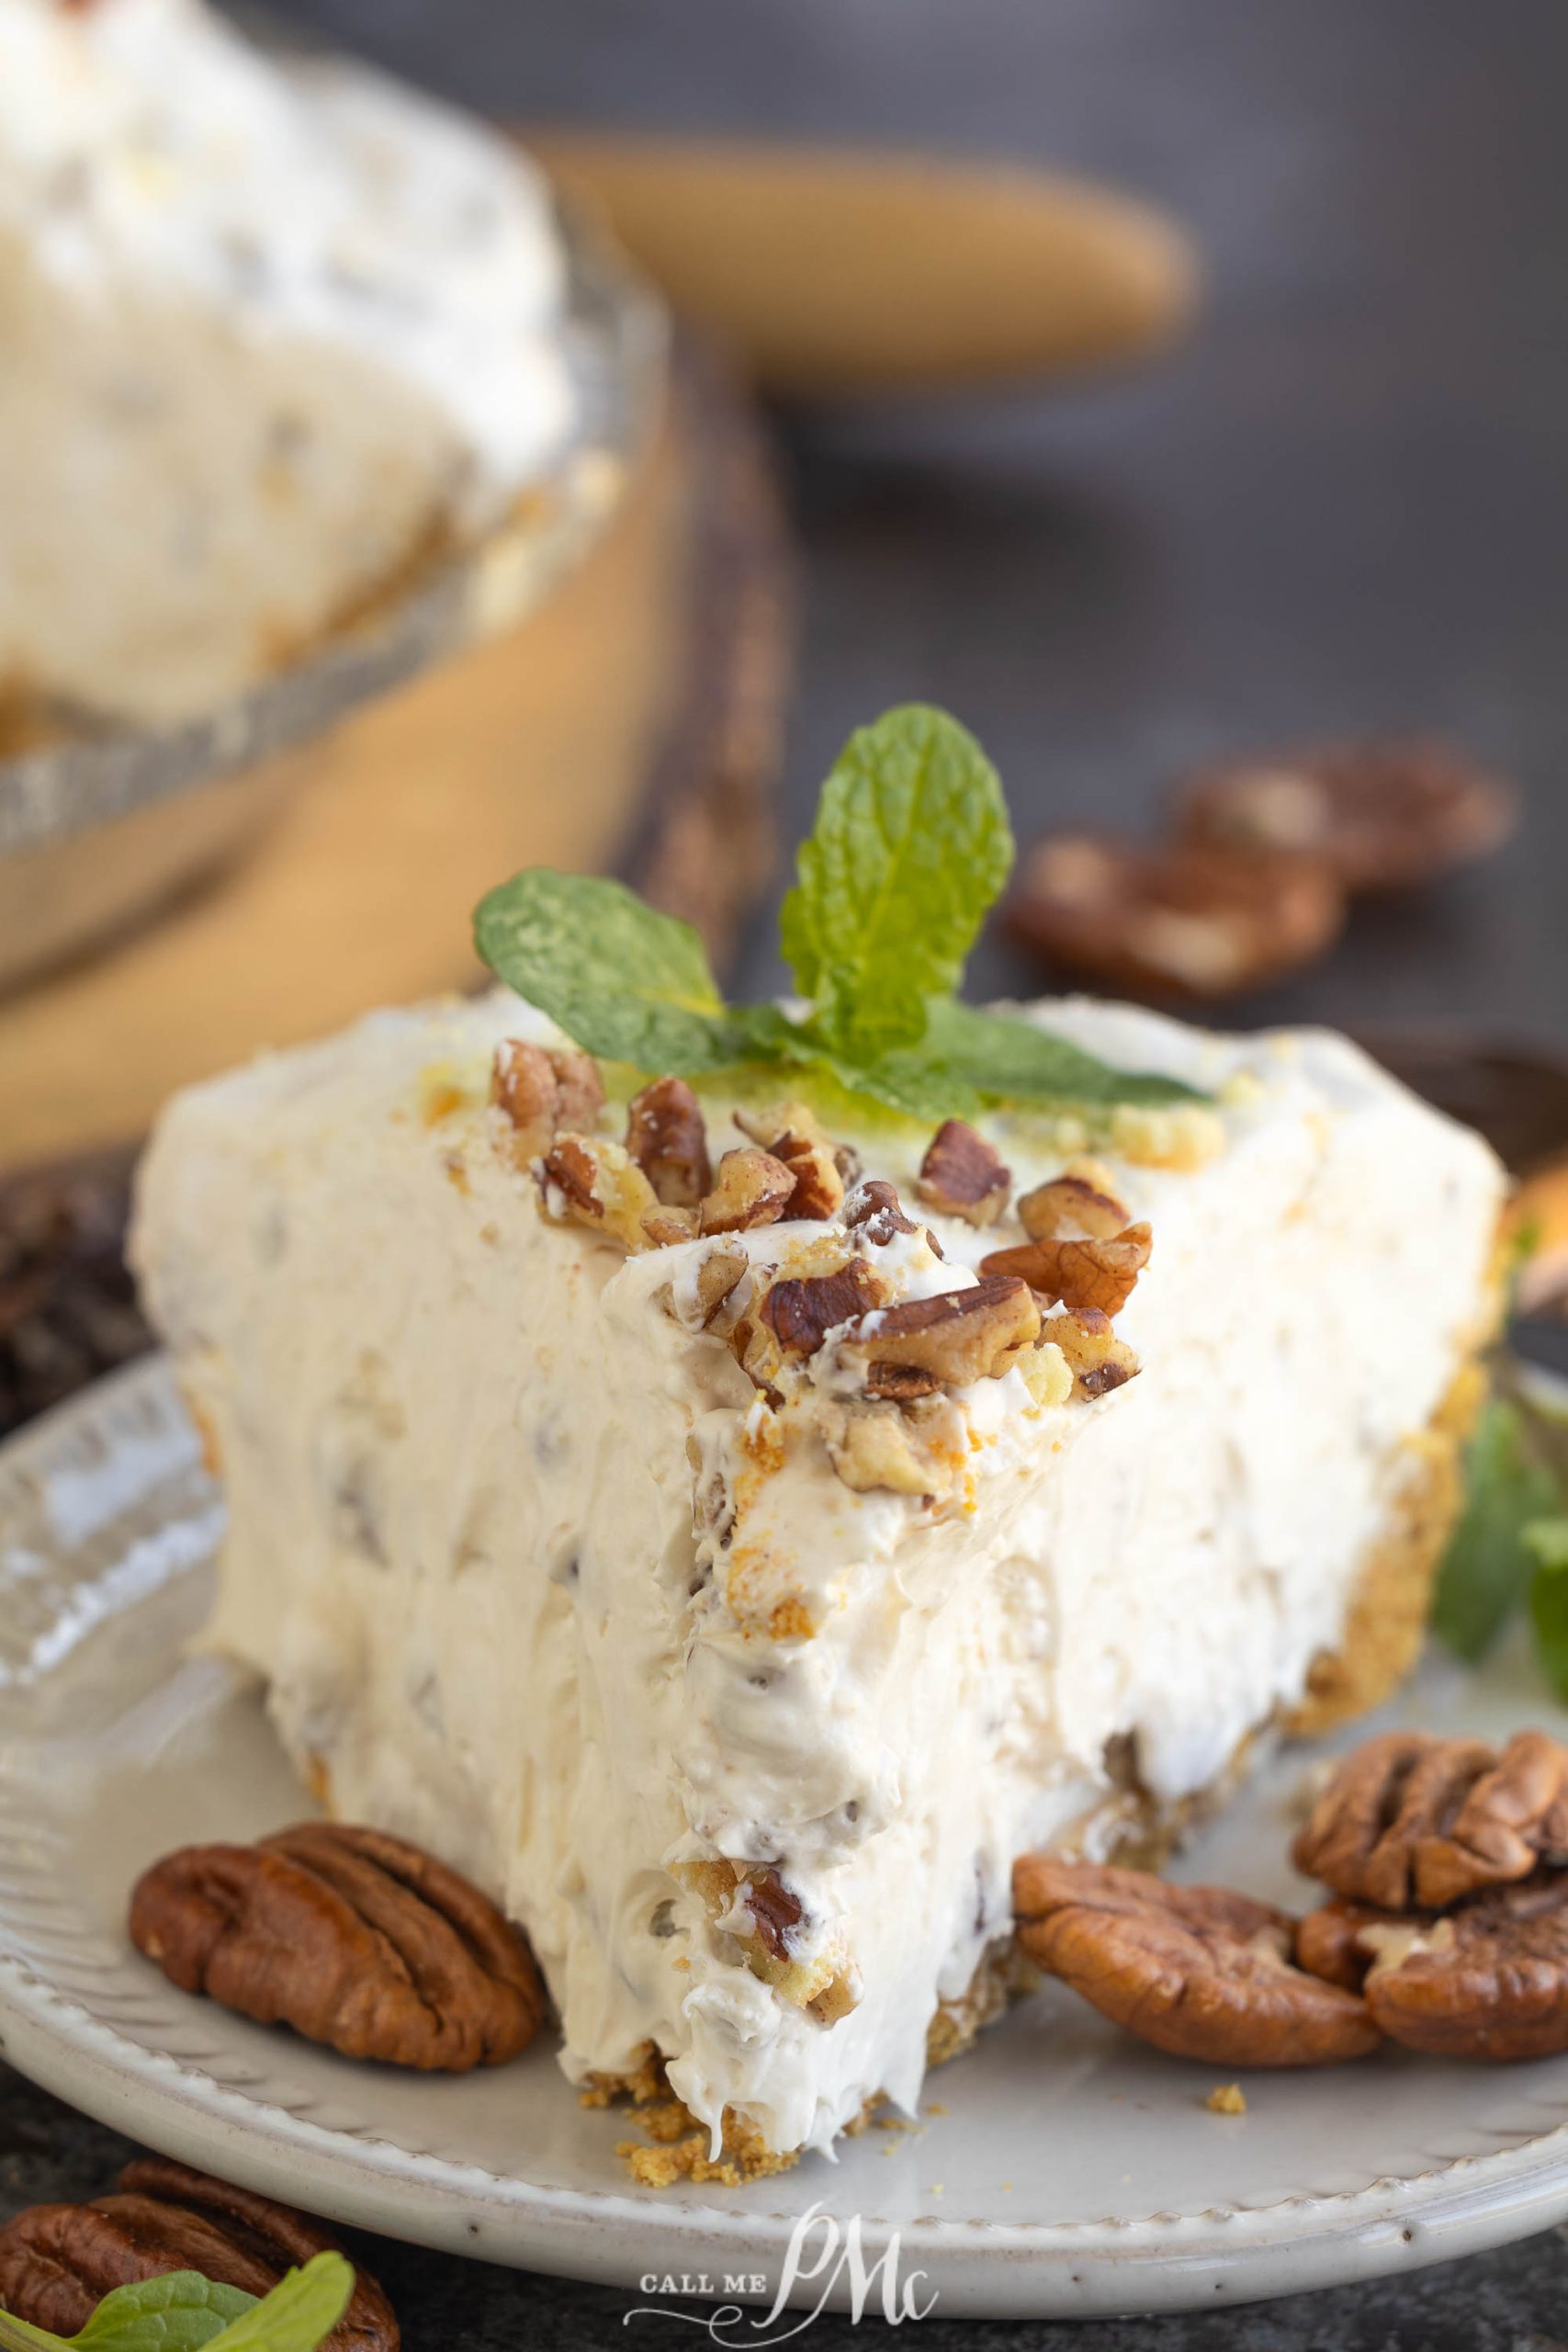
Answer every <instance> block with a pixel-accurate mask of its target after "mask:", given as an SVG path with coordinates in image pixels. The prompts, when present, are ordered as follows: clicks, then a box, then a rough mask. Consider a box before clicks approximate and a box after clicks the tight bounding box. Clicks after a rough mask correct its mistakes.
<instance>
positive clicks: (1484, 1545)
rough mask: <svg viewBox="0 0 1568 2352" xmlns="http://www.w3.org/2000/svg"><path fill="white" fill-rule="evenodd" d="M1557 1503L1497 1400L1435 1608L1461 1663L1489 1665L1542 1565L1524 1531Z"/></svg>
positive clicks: (1474, 1459) (1479, 1445)
mask: <svg viewBox="0 0 1568 2352" xmlns="http://www.w3.org/2000/svg"><path fill="white" fill-rule="evenodd" d="M1558 1499H1559V1498H1558V1491H1557V1484H1556V1481H1555V1479H1554V1478H1553V1477H1552V1476H1551V1472H1550V1471H1549V1470H1547V1469H1546V1468H1544V1467H1543V1465H1542V1464H1540V1462H1539V1461H1538V1460H1537V1459H1536V1457H1535V1456H1534V1454H1533V1453H1531V1452H1530V1451H1529V1446H1528V1444H1527V1442H1526V1437H1525V1427H1524V1420H1523V1417H1522V1415H1521V1414H1520V1412H1519V1408H1518V1407H1517V1405H1515V1404H1513V1403H1511V1402H1509V1401H1508V1400H1506V1399H1505V1398H1501V1397H1495V1398H1494V1399H1493V1400H1492V1401H1491V1402H1490V1403H1489V1404H1488V1405H1487V1406H1486V1407H1485V1408H1484V1410H1483V1413H1482V1416H1481V1419H1480V1420H1479V1422H1478V1423H1477V1425H1476V1430H1475V1435H1474V1437H1473V1438H1472V1440H1471V1444H1470V1452H1469V1456H1468V1463H1467V1476H1466V1493H1465V1504H1464V1509H1463V1510H1462V1512H1461V1515H1460V1521H1459V1524H1458V1526H1457V1527H1456V1528H1455V1530H1454V1532H1453V1536H1452V1539H1451V1541H1450V1544H1449V1548H1448V1551H1447V1553H1446V1554H1445V1555H1444V1558H1443V1562H1442V1566H1440V1568H1439V1569H1438V1589H1437V1593H1436V1596H1435V1598H1434V1600H1433V1605H1432V1623H1433V1626H1434V1629H1435V1630H1436V1632H1437V1633H1438V1635H1439V1636H1440V1637H1441V1639H1442V1640H1443V1641H1444V1642H1446V1643H1447V1644H1448V1646H1449V1647H1450V1649H1451V1650H1454V1651H1457V1653H1458V1655H1459V1656H1460V1657H1463V1658H1469V1659H1472V1660H1473V1659H1476V1658H1479V1657H1483V1656H1484V1654H1485V1652H1486V1651H1487V1650H1488V1649H1490V1647H1491V1646H1492V1644H1493V1642H1494V1641H1495V1639H1496V1636H1497V1634H1499V1633H1500V1632H1501V1630H1502V1627H1503V1624H1504V1622H1505V1620H1506V1618H1507V1617H1508V1616H1509V1615H1510V1614H1511V1612H1512V1611H1513V1610H1514V1609H1515V1608H1517V1606H1518V1604H1519V1603H1520V1602H1521V1601H1522V1600H1524V1598H1525V1595H1526V1593H1527V1591H1528V1590H1529V1586H1530V1581H1531V1574H1532V1570H1533V1569H1534V1567H1535V1566H1536V1565H1537V1560H1536V1555H1534V1554H1532V1552H1531V1550H1530V1548H1529V1545H1528V1544H1527V1543H1526V1541H1525V1531H1526V1529H1527V1528H1528V1527H1529V1526H1530V1524H1531V1522H1532V1521H1538V1520H1542V1519H1545V1518H1547V1517H1549V1516H1550V1514H1551V1512H1552V1511H1553V1510H1554V1508H1555V1506H1556V1504H1557V1502H1558Z"/></svg>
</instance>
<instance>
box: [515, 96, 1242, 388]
mask: <svg viewBox="0 0 1568 2352" xmlns="http://www.w3.org/2000/svg"><path fill="white" fill-rule="evenodd" d="M523 135H524V136H525V139H526V141H527V143H528V145H529V146H530V147H531V148H532V150H533V151H534V153H536V155H537V156H538V157H539V159H540V161H541V162H542V163H543V164H545V166H546V168H547V170H548V171H549V172H551V173H552V174H553V175H555V177H556V179H557V180H558V182H559V184H560V186H561V187H562V188H563V189H564V190H565V191H566V192H567V193H568V195H570V196H571V197H573V198H576V199H577V200H578V201H579V202H580V203H586V204H587V205H589V206H591V207H592V208H593V209H596V210H597V211H598V212H599V213H600V214H601V215H602V216H603V217H604V219H605V220H607V222H608V224H609V226H610V228H611V229H612V230H613V232H614V233H615V236H616V237H617V238H618V239H619V241H620V243H622V244H623V245H624V246H625V247H626V251H627V252H628V253H629V254H631V255H632V256H633V257H634V259H635V260H637V262H639V263H640V264H641V266H642V267H643V268H644V269H645V270H646V271H647V273H648V274H649V277H652V278H653V280H654V281H655V283H656V284H657V285H659V286H660V287H661V288H663V290H664V292H665V293H666V294H667V295H668V296H669V298H670V300H671V302H672V303H673V305H674V307H675V308H676V309H677V310H678V311H683V312H684V313H686V314H687V315H688V316H690V317H692V318H695V319H698V320H700V321H701V322H703V323H704V324H705V325H706V326H708V327H710V328H712V329H714V330H716V331H717V332H718V333H719V334H722V335H724V336H725V338H726V339H727V340H728V343H729V344H730V345H731V347H732V349H733V350H734V352H735V353H736V355H737V356H738V357H739V359H740V361H741V362H742V364H743V365H745V366H746V367H747V368H749V370H750V373H751V375H752V377H753V379H754V380H755V381H756V382H757V383H758V384H759V385H760V386H761V388H762V389H763V390H767V391H770V392H777V393H783V394H786V395H802V396H808V397H809V396H822V395H835V396H841V395H846V394H849V395H855V394H870V393H880V392H887V391H898V390H928V389H930V390H934V389H938V388H941V387H943V386H959V385H974V384H984V383H996V382H1003V381H1007V380H1010V379H1019V378H1026V377H1038V376H1048V375H1052V374H1055V373H1056V372H1058V371H1062V370H1068V369H1075V368H1088V367H1094V366H1103V365H1108V364H1110V363H1111V362H1116V361H1122V360H1128V359H1134V358H1137V357H1139V356H1144V355H1146V354H1148V353H1150V352H1153V351H1155V350H1157V349H1158V348H1159V347H1160V346H1161V345H1164V344H1166V343H1168V342H1169V341H1170V339H1171V338H1172V336H1174V335H1175V334H1177V333H1178V332H1179V329H1180V328H1181V327H1182V325H1183V324H1184V323H1185V322H1186V321H1187V319H1188V318H1189V316H1190V312H1191V310H1192V306H1193V302H1194V299H1195V296H1196V291H1197V285H1198V267H1197V262H1196V257H1195V255H1194V252H1193V249H1192V246H1191V244H1190V242H1189V240H1188V239H1187V238H1186V236H1185V235H1184V234H1183V233H1182V232H1181V231H1180V230H1179V229H1178V228H1177V227H1176V226H1175V225H1174V224H1173V223H1172V222H1170V221H1169V220H1166V219H1165V218H1164V217H1163V216H1162V215H1160V214H1159V213H1157V212H1155V211H1153V210H1151V209H1148V208H1147V207H1146V206H1144V205H1142V204H1138V203H1135V202H1134V201H1133V200H1132V199H1130V198H1125V197H1122V196H1118V195H1113V194H1111V193H1110V192H1108V191H1106V190H1103V189H1100V188H1097V187H1090V186H1088V185H1086V184H1084V183H1080V182H1077V181H1073V180H1067V179H1057V178H1054V177H1052V176H1051V175H1048V174H1046V173H1043V172H1036V171H1032V170H1027V169H1023V168H1012V167H1007V166H1000V165H998V166H989V165H970V164H955V163H953V162H949V161H944V160H942V159H940V158H938V157H935V156H923V155H918V154H903V153H883V154H875V153H841V152H837V151H834V150H831V149H823V148H810V147H769V146H762V145H728V144H722V143H710V142H707V141H662V140H650V139H629V138H620V137H618V136H615V135H612V134H599V133H595V132H586V131H567V130H529V131H526V132H525V133H524V134H523Z"/></svg>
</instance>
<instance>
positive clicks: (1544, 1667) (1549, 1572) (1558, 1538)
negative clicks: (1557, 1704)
mask: <svg viewBox="0 0 1568 2352" xmlns="http://www.w3.org/2000/svg"><path fill="white" fill-rule="evenodd" d="M1524 1540H1525V1549H1526V1551H1527V1552H1529V1555H1530V1557H1531V1559H1532V1560H1533V1561H1534V1562H1535V1573H1534V1575H1533V1576H1532V1577H1531V1578H1530V1596H1529V1599H1530V1620H1531V1623H1533V1625H1534V1627H1535V1648H1536V1656H1537V1657H1539V1658H1540V1666H1541V1671H1542V1673H1543V1674H1544V1675H1545V1676H1546V1679H1547V1680H1548V1681H1549V1682H1550V1683H1551V1687H1552V1689H1553V1691H1555V1692H1556V1693H1557V1696H1558V1697H1559V1698H1560V1699H1568V1519H1565V1518H1558V1519H1538V1520H1536V1521H1534V1522H1533V1524H1532V1525H1530V1526H1529V1527H1527V1528H1526V1529H1525V1532H1524Z"/></svg>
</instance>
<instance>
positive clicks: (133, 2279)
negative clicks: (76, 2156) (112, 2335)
mask: <svg viewBox="0 0 1568 2352" xmlns="http://www.w3.org/2000/svg"><path fill="white" fill-rule="evenodd" d="M329 2251H335V2252H341V2251H342V2248H341V2247H340V2246H339V2245H338V2242H337V2240H336V2239H335V2238H334V2237H333V2234H332V2233H331V2232H330V2231H329V2230H325V2229H323V2228H322V2227H321V2223H320V2222H314V2221H311V2220H310V2219H309V2218H308V2217H307V2216H306V2215H305V2214H303V2213H299V2212H296V2211H295V2210H294V2208H293V2207H292V2206H290V2205H278V2204H275V2203H274V2202H273V2200H272V2199H270V2198H267V2197H258V2196H256V2195H255V2193H254V2191H253V2190H251V2189H248V2188H234V2187H233V2186H231V2183H229V2182H228V2181H222V2180H218V2179H216V2178H214V2177H212V2176H211V2175H210V2174H209V2173H201V2172H195V2171H193V2170H192V2169H191V2168H190V2166H189V2165H181V2164H175V2163H173V2162H170V2161H168V2160H166V2159H165V2158H164V2157H162V2156H141V2157H139V2158H138V2159H137V2160H136V2162H135V2163H133V2164H130V2165H126V2167H125V2169H124V2171H123V2172H122V2173H121V2174H120V2176H119V2180H118V2186H117V2188H115V2189H114V2190H113V2191H111V2192H109V2193H107V2194H106V2195H104V2196H102V2197H94V2198H91V2199H88V2200H87V2201H86V2202H85V2203H84V2204H80V2205H34V2206H31V2207H29V2208H28V2210H27V2211H23V2212H21V2213H18V2214H17V2216H16V2217H15V2219H14V2220H13V2221H11V2222H7V2223H6V2227H5V2228H4V2229H0V2309H4V2310H6V2311H7V2312H10V2313H11V2315H12V2317H13V2318H15V2319H19V2320H24V2321H26V2322H28V2324H30V2325H32V2326H34V2327H41V2328H46V2329H48V2330H49V2332H50V2333H51V2335H64V2336H74V2335H79V2334H80V2333H81V2331H82V2330H83V2329H84V2328H85V2326H86V2324H87V2322H88V2321H89V2320H90V2319H91V2317H92V2315H93V2313H94V2312H95V2311H96V2308H97V2306H98V2304H99V2303H100V2302H101V2301H103V2299H104V2297H105V2296H106V2295H108V2294H112V2293H113V2291H114V2290H115V2289H116V2288H117V2287H129V2286H133V2285H138V2284H140V2283H141V2281H142V2280H144V2279H148V2278H164V2277H166V2276H167V2275H168V2274H169V2273H170V2272H171V2271H175V2270H196V2271H199V2272H200V2274H201V2276H202V2277H203V2278H211V2279H215V2280H216V2281H217V2282H218V2283H219V2284H220V2286H225V2287H237V2288H239V2289H240V2290H241V2291H242V2293H244V2294H247V2295H254V2296H256V2297H258V2298H260V2297H262V2296H265V2295H267V2294H269V2293H270V2292H271V2291H272V2290H273V2288H274V2287H276V2285H277V2284H278V2282H279V2280H280V2279H281V2278H283V2277H284V2276H285V2274H286V2273H287V2272H288V2271H289V2270H292V2269H299V2268H302V2267H304V2265H305V2264H306V2263H307V2262H309V2261H310V2260H311V2259H312V2258H313V2257H314V2256H316V2255H318V2254H324V2253H327V2252H329ZM400 2342H401V2336H400V2332H399V2328H398V2323H397V2319H396V2316H395V2314H394V2312H393V2311H392V2307H391V2305H390V2303H389V2302H388V2301H387V2298H386V2296H385V2294H384V2293H383V2291H382V2290H381V2288H380V2287H379V2286H378V2283H377V2281H376V2280H375V2279H374V2278H372V2277H371V2275H370V2273H369V2272H368V2271H367V2270H366V2269H363V2268H359V2269H356V2271H355V2285H354V2292H353V2295H352V2297H351V2299H350V2301H349V2305H348V2309H347V2311H346V2312H344V2315H343V2317H342V2319H341V2320H340V2321H339V2322H338V2324H337V2325H336V2327H334V2328H333V2332H332V2334H331V2335H329V2336H327V2337H326V2338H325V2339H324V2342H323V2347H322V2352H398V2346H399V2345H400Z"/></svg>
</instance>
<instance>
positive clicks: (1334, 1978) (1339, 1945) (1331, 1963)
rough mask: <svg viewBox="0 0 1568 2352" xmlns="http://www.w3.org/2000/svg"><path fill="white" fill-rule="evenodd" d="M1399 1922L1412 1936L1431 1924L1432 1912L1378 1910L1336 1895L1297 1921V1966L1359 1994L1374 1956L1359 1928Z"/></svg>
mask: <svg viewBox="0 0 1568 2352" xmlns="http://www.w3.org/2000/svg"><path fill="white" fill-rule="evenodd" d="M1401 1924H1403V1925H1404V1926H1405V1927H1406V1928H1409V1929H1410V1931H1411V1933H1412V1935H1415V1934H1417V1933H1419V1932H1420V1930H1421V1929H1422V1928H1425V1927H1427V1926H1429V1925H1430V1924H1431V1915H1430V1914H1429V1913H1423V1914H1421V1915H1419V1916H1418V1917H1417V1916H1414V1915H1411V1914H1404V1915H1401V1914H1399V1913H1396V1912H1393V1911H1380V1910H1378V1908H1377V1907H1376V1905H1373V1904H1371V1903H1349V1902H1347V1900H1346V1899H1345V1897H1344V1896H1343V1895H1340V1894H1337V1895H1336V1896H1335V1898H1334V1900H1333V1902H1332V1903H1325V1904H1322V1905H1320V1906H1319V1908H1318V1909H1317V1910H1315V1911H1309V1912H1308V1913H1307V1915H1306V1917H1305V1918H1304V1919H1299V1920H1298V1921H1297V1922H1296V1944H1295V1960H1296V1966H1297V1967H1298V1968H1304V1969H1305V1970H1306V1972H1307V1974H1308V1975H1309V1976H1321V1977H1322V1979H1323V1981H1324V1983H1325V1985H1343V1986H1344V1988H1345V1990H1346V1991H1347V1992H1348V1993H1359V1991H1360V1989H1361V1987H1362V1985H1364V1983H1365V1982H1366V1975H1367V1971H1368V1969H1369V1968H1370V1967H1371V1964H1372V1961H1373V1959H1374V1957H1375V1951H1374V1949H1373V1947H1371V1945H1366V1946H1363V1944H1362V1942H1361V1931H1362V1929H1363V1928H1385V1927H1391V1926H1398V1925H1401Z"/></svg>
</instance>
